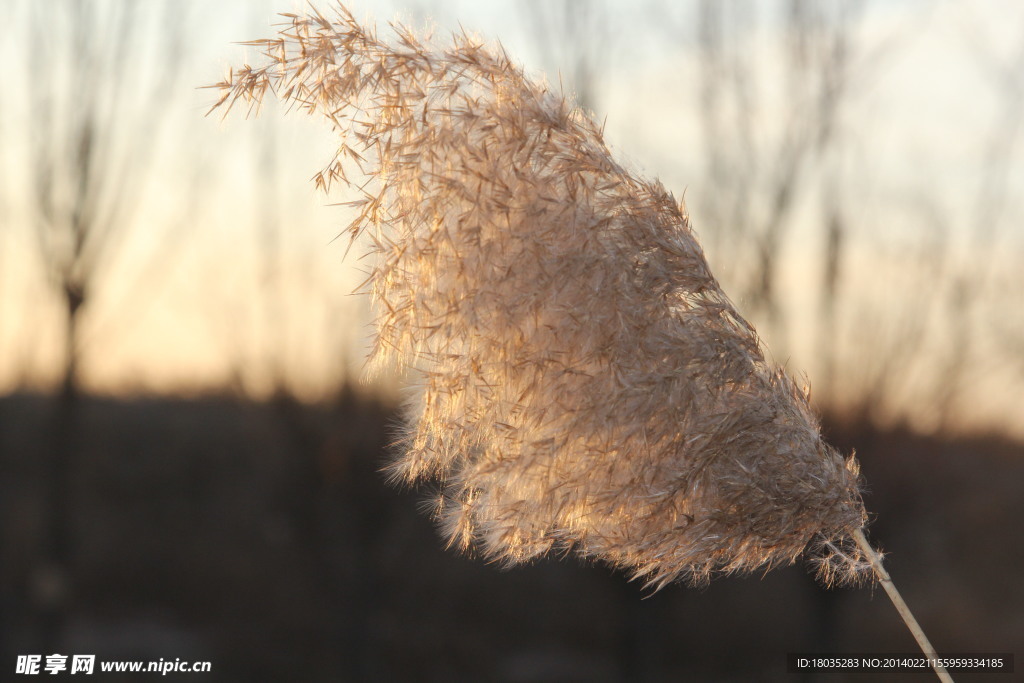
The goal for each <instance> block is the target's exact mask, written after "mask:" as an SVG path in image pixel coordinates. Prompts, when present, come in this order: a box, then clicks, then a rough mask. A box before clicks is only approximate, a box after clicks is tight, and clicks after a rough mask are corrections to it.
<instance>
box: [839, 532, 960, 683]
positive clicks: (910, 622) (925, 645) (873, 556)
mask: <svg viewBox="0 0 1024 683" xmlns="http://www.w3.org/2000/svg"><path fill="white" fill-rule="evenodd" d="M854 538H855V539H856V540H857V545H858V546H860V549H861V550H862V551H864V555H865V556H866V557H867V558H868V561H869V562H870V563H871V568H872V569H874V570H875V575H876V576H878V580H879V581H881V582H882V588H884V589H885V592H886V594H887V595H888V596H889V599H890V600H892V604H893V605H894V606H895V607H896V611H897V612H899V613H900V616H901V617H903V623H905V624H906V625H907V628H909V629H910V632H911V633H912V634H914V640H916V641H917V644H918V645H919V646H920V648H921V651H922V652H924V654H925V656H926V657H927V658H928V660H929V661H930V662H931V665H932V668H933V669H935V675H936V676H938V677H939V680H940V681H942V682H943V683H953V679H952V678H951V677H950V675H949V673H948V672H947V671H946V669H945V667H943V666H941V665H940V664H939V662H938V658H939V656H938V654H936V652H935V648H934V647H932V644H931V643H930V642H929V641H928V636H926V635H925V634H924V631H923V630H922V629H921V625H920V624H918V623H917V619H915V618H914V615H913V614H912V613H911V611H910V608H909V607H907V603H905V602H904V601H903V597H902V596H901V595H900V592H899V591H898V590H896V584H894V583H893V582H892V577H891V576H889V572H887V571H886V570H885V567H883V566H882V558H881V557H879V555H878V553H876V552H875V549H874V548H872V547H871V544H869V543H868V539H867V538H865V536H864V531H863V529H858V530H857V531H856V533H854Z"/></svg>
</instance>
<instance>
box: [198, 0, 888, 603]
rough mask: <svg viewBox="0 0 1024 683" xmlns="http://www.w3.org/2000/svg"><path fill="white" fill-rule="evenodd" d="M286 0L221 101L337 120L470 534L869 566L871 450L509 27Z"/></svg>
mask: <svg viewBox="0 0 1024 683" xmlns="http://www.w3.org/2000/svg"><path fill="white" fill-rule="evenodd" d="M283 16H285V17H286V19H287V24H286V25H285V26H284V27H283V28H281V30H280V33H279V35H278V36H277V37H275V38H271V39H268V40H263V41H255V42H254V43H253V44H255V45H259V46H260V47H262V48H263V52H264V53H265V55H266V56H267V57H268V58H269V59H268V62H267V63H266V64H265V65H264V66H261V67H259V68H252V67H248V66H247V67H245V68H244V69H242V70H241V71H234V72H232V74H231V75H230V76H229V77H228V79H227V80H225V81H224V82H223V83H221V84H219V85H218V86H217V87H220V88H221V89H222V90H223V95H222V97H221V98H220V100H219V101H218V103H217V105H215V107H216V106H220V105H227V107H228V108H230V105H231V104H233V103H235V102H239V101H241V102H245V103H247V104H249V105H250V107H257V106H258V105H259V104H260V102H261V101H262V100H263V98H264V96H265V95H266V94H267V93H268V92H271V93H273V94H275V95H276V96H277V97H278V98H280V99H281V100H284V101H285V102H287V103H289V104H290V105H292V106H295V107H298V108H300V109H302V110H305V111H308V112H310V113H314V112H315V113H318V114H320V115H322V116H324V117H326V118H327V119H328V120H329V121H330V123H331V125H332V126H333V127H334V128H335V129H336V130H337V132H338V133H339V135H340V138H341V144H340V146H339V149H338V153H337V156H336V157H335V159H334V160H333V161H332V163H331V164H330V165H329V166H328V167H327V168H326V169H325V170H324V171H322V172H321V173H319V174H317V176H315V181H316V183H317V184H318V185H319V186H322V187H324V188H327V187H329V186H330V185H331V184H332V183H334V182H335V181H338V180H341V181H344V182H346V183H347V184H348V185H349V186H350V187H354V188H356V189H357V190H358V191H359V193H360V196H359V199H357V200H356V201H354V202H353V205H354V206H357V207H359V215H358V217H357V218H356V220H355V221H354V222H353V223H352V225H351V226H350V228H349V229H350V231H351V233H352V234H353V235H358V234H364V233H365V234H369V235H371V236H372V238H373V245H374V247H373V250H374V251H375V252H376V259H375V262H374V265H373V267H372V271H371V272H370V277H369V279H368V287H369V289H370V290H371V293H372V296H373V300H374V302H375V304H376V306H377V310H378V313H379V316H378V318H377V321H376V325H377V331H378V336H377V342H376V346H375V350H374V356H375V357H376V358H377V359H378V360H379V359H386V358H393V359H397V360H398V361H400V362H402V363H405V364H408V365H410V366H412V367H414V368H415V369H416V372H417V376H418V377H419V380H420V381H419V384H420V387H419V389H420V390H419V391H418V392H417V394H416V399H415V400H414V401H413V405H412V407H411V414H410V420H409V424H410V426H409V431H408V434H407V437H406V439H405V441H404V443H403V446H402V452H401V454H400V456H399V457H398V458H397V459H396V460H395V462H394V464H393V465H392V467H391V473H392V474H393V476H394V477H395V478H398V479H401V480H405V481H410V482H414V481H419V480H428V479H436V480H438V481H439V482H440V483H441V485H442V487H443V493H442V494H441V495H440V496H439V499H438V500H437V504H436V513H437V516H438V518H439V519H440V522H441V525H442V528H443V530H444V533H445V535H446V536H447V537H448V538H449V539H450V541H451V543H452V544H454V545H456V546H459V547H461V548H466V549H468V548H470V547H477V548H479V549H480V550H481V551H482V552H483V553H484V554H485V555H486V556H488V557H490V558H496V559H498V560H501V561H504V562H506V563H508V564H517V563H521V562H525V561H528V560H530V559H532V558H536V557H539V556H541V555H544V554H546V553H548V552H551V551H570V550H571V551H574V552H576V553H578V554H579V555H582V556H585V557H588V558H594V559H599V560H603V561H605V562H607V563H610V564H611V565H614V566H616V567H620V568H623V569H625V570H627V571H629V572H631V574H632V575H633V576H635V577H638V578H640V579H642V580H643V581H645V582H646V583H647V584H648V585H651V586H653V587H658V588H660V587H661V586H664V585H665V584H667V583H669V582H671V581H674V580H677V579H689V580H691V581H700V580H705V579H707V578H708V577H709V576H711V575H712V574H713V573H717V572H732V571H747V570H754V569H758V568H769V567H772V566H775V565H777V564H780V563H789V562H792V561H793V560H794V559H795V558H797V557H798V556H799V555H800V554H801V553H802V552H803V551H804V550H805V549H807V548H808V546H809V545H811V546H814V551H813V554H814V555H815V556H816V557H817V558H818V560H819V562H820V568H821V575H822V576H823V578H825V579H826V580H827V581H833V580H843V579H846V578H851V577H854V576H858V575H863V574H864V573H865V570H866V569H867V567H868V565H867V563H866V562H865V561H864V559H863V556H862V555H861V553H860V551H859V550H858V549H857V546H856V544H855V543H854V542H853V541H852V538H851V537H852V534H853V533H854V532H855V531H856V530H858V529H860V528H861V527H862V526H863V524H864V522H865V511H864V507H863V504H862V502H861V498H860V494H859V490H858V471H857V464H856V462H855V461H854V459H853V458H852V457H851V458H843V457H841V456H840V455H839V454H838V453H836V451H834V450H833V449H832V448H830V447H829V446H828V445H827V444H825V443H824V442H823V441H822V439H821V436H820V433H819V428H818V424H817V421H816V419H815V417H814V415H813V413H812V411H811V409H810V407H809V405H808V400H807V396H806V395H805V394H804V392H802V391H801V390H799V389H798V388H797V387H796V386H795V385H794V383H793V382H792V381H791V380H790V378H789V377H787V376H786V374H785V373H784V372H783V371H781V370H780V369H778V368H777V367H775V366H773V364H772V363H771V362H769V361H768V360H766V357H765V353H764V351H763V349H762V346H761V344H760V342H759V339H758V337H757V334H756V332H755V331H754V329H753V328H752V327H751V325H750V324H748V323H747V322H746V321H745V320H744V319H743V318H742V316H740V314H739V313H738V312H737V311H736V309H735V307H734V306H733V304H732V303H731V302H730V301H729V299H728V298H727V297H726V295H725V294H724V293H723V292H722V290H721V287H720V286H719V284H718V282H717V281H716V279H715V278H714V276H713V275H712V274H711V272H710V270H709V268H708V265H707V262H706V260H705V258H704V254H703V252H702V250H701V247H700V245H699V243H698V240H697V237H696V235H695V234H694V232H693V230H692V229H691V227H690V221H689V217H688V216H687V214H686V212H685V209H684V208H683V207H682V206H681V205H680V204H679V203H677V202H676V200H675V199H674V198H673V197H672V195H670V194H669V193H668V192H667V191H665V189H664V188H663V187H662V186H661V185H660V184H659V183H658V182H657V181H651V180H646V179H643V178H640V177H638V176H637V175H635V174H634V173H632V172H630V171H629V170H627V169H626V168H624V167H623V166H621V165H620V164H619V163H617V162H616V161H615V159H613V158H612V155H611V154H610V153H609V150H608V148H607V147H606V145H605V143H604V141H603V139H602V131H601V129H600V128H599V127H598V126H597V125H595V124H594V122H593V121H592V120H591V119H590V118H589V117H588V116H587V115H586V114H585V113H583V112H581V111H580V110H579V109H577V108H574V107H573V106H572V105H571V104H570V102H569V101H567V100H566V99H565V98H564V97H562V96H560V95H558V94H556V93H554V92H552V91H551V90H549V89H548V88H547V87H545V86H544V85H543V84H541V83H538V82H536V81H534V80H531V79H529V78H527V77H526V76H525V75H524V73H523V71H522V69H521V68H519V67H518V66H516V65H515V64H513V63H512V62H511V61H510V59H509V57H508V56H507V55H506V54H505V53H504V52H503V51H502V50H501V49H500V48H497V49H486V48H485V47H484V46H483V45H482V44H481V43H479V42H478V41H476V40H474V39H473V38H471V37H469V36H467V35H464V34H463V35H456V36H454V37H453V39H452V42H451V44H450V45H448V46H447V47H438V46H436V45H434V44H433V43H431V42H429V41H421V40H420V39H419V38H418V37H417V36H415V35H414V34H413V33H412V32H410V31H409V30H407V29H405V28H404V27H401V26H393V27H392V28H393V30H394V38H393V39H392V40H390V41H385V40H382V39H378V38H377V36H376V35H375V34H374V33H373V32H372V31H371V30H368V29H366V28H364V27H363V26H361V25H360V24H359V23H358V22H357V21H356V20H355V19H354V18H353V17H352V15H351V14H350V13H349V12H348V11H347V10H346V9H344V8H343V7H339V8H338V10H337V13H336V16H333V17H332V18H330V19H328V18H327V17H325V16H324V15H323V14H320V13H319V12H318V11H316V10H315V9H311V10H310V13H309V14H308V15H297V14H287V15H283ZM353 167H356V168H358V169H359V170H360V173H361V174H362V175H363V176H364V177H362V178H359V179H358V180H352V181H349V180H348V178H347V177H346V173H348V172H350V171H351V170H352V168H353Z"/></svg>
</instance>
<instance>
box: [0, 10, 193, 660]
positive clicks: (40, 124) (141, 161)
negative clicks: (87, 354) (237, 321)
mask: <svg viewBox="0 0 1024 683" xmlns="http://www.w3.org/2000/svg"><path fill="white" fill-rule="evenodd" d="M19 9H21V10H22V15H21V16H22V17H23V18H24V20H25V25H24V26H23V27H22V30H24V35H26V36H29V38H28V39H27V41H26V43H27V44H30V45H32V46H33V49H32V52H31V54H30V55H29V56H28V57H27V58H26V59H25V60H24V61H23V64H24V66H25V71H24V73H20V74H16V75H13V77H12V78H11V81H10V82H11V83H12V84H13V86H14V87H18V88H23V89H24V91H23V92H19V93H8V97H10V98H11V101H16V102H21V103H24V105H25V107H26V117H25V120H26V131H25V136H24V140H23V145H24V162H25V163H24V169H25V171H26V178H25V181H26V184H25V187H24V188H23V187H21V186H14V185H12V184H5V185H4V186H3V190H4V191H6V192H24V197H19V199H18V201H19V202H23V203H27V204H28V206H27V207H26V208H25V215H27V217H28V220H29V221H30V222H31V227H32V233H33V234H34V236H35V240H34V243H35V246H36V249H37V256H38V260H39V262H40V263H41V264H43V265H44V267H45V269H46V276H47V280H48V282H49V283H50V285H51V286H52V291H53V293H54V295H55V296H56V298H57V299H58V300H59V301H60V310H61V317H62V319H63V322H64V330H63V334H62V338H63V342H62V348H63V351H62V361H61V362H62V367H61V372H60V376H61V381H60V389H59V395H58V401H57V404H56V409H55V413H54V417H53V426H52V432H51V434H50V437H51V439H52V452H51V457H50V461H49V474H48V476H47V481H48V492H47V499H46V500H47V505H48V511H47V523H46V527H45V528H46V533H45V541H44V547H43V548H42V549H41V553H40V554H41V557H40V561H39V564H38V566H37V568H36V570H35V571H34V574H33V576H32V577H30V579H29V594H30V600H31V601H33V602H34V604H35V607H36V608H37V609H38V610H39V612H40V614H41V615H42V619H41V630H42V640H43V642H44V643H45V644H46V646H47V647H50V648H52V647H55V646H56V643H57V642H59V641H58V640H57V638H58V637H59V633H60V631H61V626H62V621H63V615H64V610H65V607H66V605H67V603H68V599H69V592H70V584H69V581H70V579H69V576H70V574H69V567H70V564H71V561H72V540H71V519H70V507H69V506H70V503H69V498H70V497H71V496H72V482H73V477H74V474H73V470H74V465H75V463H74V458H73V451H74V447H73V433H74V430H75V422H76V420H77V414H78V412H79V403H80V399H79V394H80V387H79V385H80V370H81V346H82V336H83V335H82V319H83V315H84V314H85V312H86V311H87V310H89V308H90V305H91V304H92V302H93V300H94V298H95V296H96V293H97V291H98V290H100V289H101V288H103V287H104V286H109V285H110V284H111V283H110V281H109V280H110V277H109V274H110V272H111V266H112V264H113V263H114V262H115V261H117V259H119V258H122V257H123V252H124V251H125V245H126V243H127V242H128V241H129V236H130V235H131V234H133V233H134V232H136V231H139V230H145V229H146V228H147V225H148V224H149V223H150V221H153V222H155V219H156V217H157V216H158V215H159V211H157V212H154V211H153V210H152V209H150V210H149V213H144V212H143V208H144V207H142V206H140V199H141V197H142V196H143V193H144V191H145V189H146V185H147V182H148V181H149V180H150V179H151V176H152V173H153V171H154V169H155V167H156V164H157V154H156V150H157V148H158V142H159V139H160V134H161V130H162V128H163V126H164V125H165V123H166V121H167V119H168V112H169V111H171V109H170V108H169V107H168V106H167V99H168V98H169V97H170V96H171V93H172V92H173V91H174V90H175V88H176V85H177V79H178V76H179V74H180V63H181V55H182V38H183V31H182V27H183V24H182V19H183V16H184V12H183V10H184V7H183V6H182V5H181V4H180V3H162V4H160V5H153V4H149V3H137V2H131V1H130V0H115V1H111V2H95V3H94V2H81V1H75V0H54V1H52V2H46V3H40V2H28V3H23V4H22V5H21V6H20V7H19ZM26 188H27V192H26V191H25V190H26ZM159 217H160V218H163V216H162V215H159ZM133 253H134V254H136V256H137V252H133ZM142 272H145V273H146V276H147V277H151V276H152V274H153V273H152V271H151V270H147V269H142ZM135 284H136V287H135V288H132V287H130V286H129V287H127V289H128V290H133V289H135V290H138V289H144V288H145V286H146V285H147V284H151V283H150V282H149V281H148V280H147V281H146V282H140V283H135ZM118 285H119V286H122V287H123V286H124V283H118ZM118 315H119V317H120V318H121V320H122V322H123V321H124V320H130V318H131V316H130V315H129V314H128V312H127V311H125V310H119V311H118Z"/></svg>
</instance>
